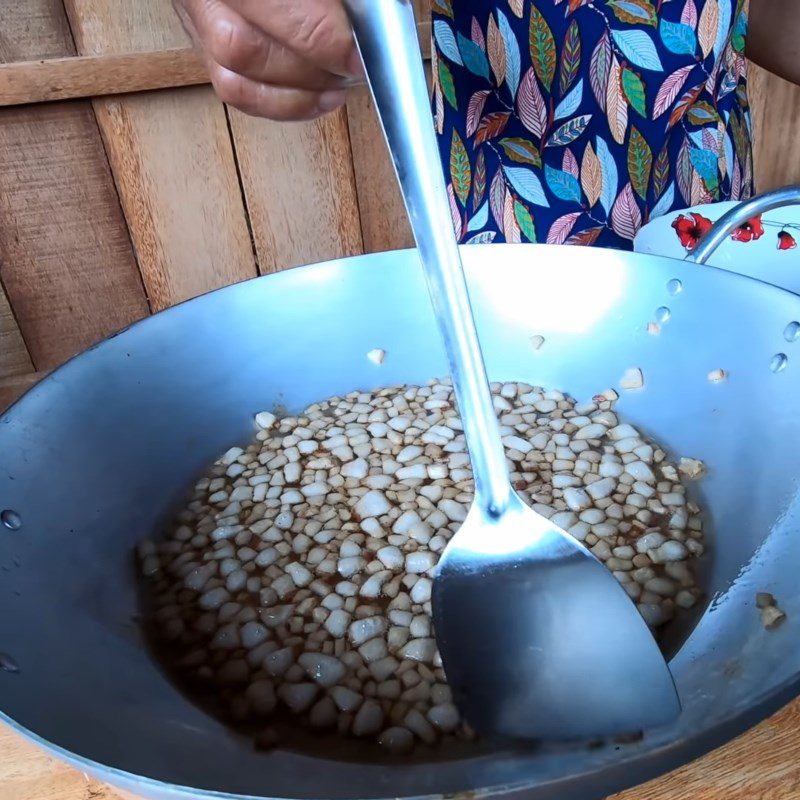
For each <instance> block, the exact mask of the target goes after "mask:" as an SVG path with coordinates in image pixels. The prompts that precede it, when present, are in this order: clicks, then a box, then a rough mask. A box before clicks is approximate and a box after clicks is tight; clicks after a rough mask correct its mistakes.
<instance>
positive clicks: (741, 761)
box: [611, 700, 800, 800]
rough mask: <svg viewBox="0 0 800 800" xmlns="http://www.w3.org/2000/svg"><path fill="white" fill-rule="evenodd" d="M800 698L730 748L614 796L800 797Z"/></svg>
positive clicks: (677, 799) (651, 799) (617, 799)
mask: <svg viewBox="0 0 800 800" xmlns="http://www.w3.org/2000/svg"><path fill="white" fill-rule="evenodd" d="M798 750H800V700H795V701H794V702H793V703H791V704H790V705H788V706H786V708H784V709H783V710H782V711H780V712H779V713H778V714H776V715H775V716H774V717H772V718H770V719H768V720H767V721H766V722H762V723H761V725H759V726H758V727H757V728H754V729H753V730H752V731H749V732H748V733H746V734H744V735H743V736H740V737H739V738H738V739H734V740H733V741H732V742H730V743H729V744H727V745H725V747H721V748H720V749H719V750H715V751H714V752H712V753H709V754H708V755H707V756H705V757H704V758H701V759H698V760H697V761H694V762H692V763H691V764H687V765H686V766H685V767H682V768H681V769H678V770H675V772H671V773H670V774H669V775H665V776H664V777H663V778H659V779H657V780H654V781H651V782H650V783H647V784H644V785H643V786H639V787H637V788H636V789H631V790H629V791H627V792H623V793H622V794H617V795H614V797H613V798H612V799H611V800H798V798H800V759H798V757H797V754H798Z"/></svg>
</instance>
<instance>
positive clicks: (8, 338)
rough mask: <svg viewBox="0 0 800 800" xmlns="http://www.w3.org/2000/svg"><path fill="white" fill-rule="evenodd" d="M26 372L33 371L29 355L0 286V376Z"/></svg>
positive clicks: (4, 376)
mask: <svg viewBox="0 0 800 800" xmlns="http://www.w3.org/2000/svg"><path fill="white" fill-rule="evenodd" d="M26 372H33V364H32V363H31V357H30V355H29V353H28V348H27V347H25V341H24V339H23V338H22V334H21V333H20V330H19V326H18V325H17V321H16V320H15V319H14V314H13V312H12V311H11V306H10V305H9V303H8V298H7V297H6V293H5V292H4V291H3V288H2V286H0V378H6V377H9V376H11V375H22V374H24V373H26Z"/></svg>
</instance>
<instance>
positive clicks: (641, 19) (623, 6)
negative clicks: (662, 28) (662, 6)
mask: <svg viewBox="0 0 800 800" xmlns="http://www.w3.org/2000/svg"><path fill="white" fill-rule="evenodd" d="M608 7H609V8H610V9H611V10H612V11H613V12H614V15H615V16H616V18H617V19H618V20H619V21H620V22H627V23H629V24H630V25H640V24H644V25H652V26H653V27H655V26H656V25H657V24H658V18H657V17H656V10H655V8H654V7H653V4H652V3H651V2H650V1H649V0H609V2H608Z"/></svg>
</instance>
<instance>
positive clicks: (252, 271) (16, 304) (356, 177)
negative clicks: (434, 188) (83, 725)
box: [0, 0, 800, 408]
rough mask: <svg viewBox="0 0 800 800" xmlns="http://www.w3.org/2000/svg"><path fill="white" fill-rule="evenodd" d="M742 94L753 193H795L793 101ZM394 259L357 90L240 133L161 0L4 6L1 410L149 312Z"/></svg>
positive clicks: (375, 142)
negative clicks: (299, 115)
mask: <svg viewBox="0 0 800 800" xmlns="http://www.w3.org/2000/svg"><path fill="white" fill-rule="evenodd" d="M418 2H419V5H420V19H421V20H422V21H421V24H420V27H421V34H422V38H423V41H428V40H429V36H430V30H429V29H430V22H429V19H427V16H428V15H427V14H425V13H424V12H423V11H422V6H424V5H426V3H425V0H418ZM754 86H755V87H756V88H755V90H754V92H753V100H754V105H755V106H756V113H755V119H756V125H757V128H758V132H759V134H760V135H759V149H758V153H757V172H758V175H759V180H760V187H761V188H762V189H766V188H770V187H772V186H776V185H779V184H783V183H787V182H791V181H793V180H800V158H798V156H800V142H799V141H798V139H797V137H796V136H793V131H792V130H791V128H792V127H793V126H794V125H795V124H796V122H797V121H798V120H800V90H797V89H795V88H794V87H792V86H789V85H788V84H785V83H784V82H783V81H780V80H779V79H777V78H775V77H773V76H769V75H767V74H766V73H763V72H758V73H756V74H755V75H754ZM43 101H46V102H43ZM410 242H411V237H410V233H409V230H408V225H407V223H406V222H405V219H404V214H403V211H402V204H401V201H400V198H399V194H398V192H397V190H396V188H395V186H394V179H393V175H392V172H391V167H390V165H389V162H388V159H387V157H386V155H385V152H384V145H383V142H382V138H381V136H380V133H379V129H378V126H377V121H376V119H375V116H374V113H373V109H372V106H371V102H370V99H369V97H368V94H367V91H366V90H365V89H361V90H358V91H354V92H353V93H352V95H351V97H350V99H349V102H348V104H347V108H346V109H344V110H342V111H340V112H339V113H337V114H334V115H331V116H329V117H327V118H325V119H323V120H320V121H317V122H311V123H301V124H291V125H287V124H277V123H272V122H268V121H265V120H256V119H252V118H250V117H246V116H245V115H243V114H240V113H238V112H237V111H235V110H232V109H228V108H226V107H224V106H223V105H222V104H221V103H219V102H218V101H217V99H216V98H215V96H214V94H213V92H212V90H211V89H210V88H209V86H208V85H207V82H206V79H205V75H204V72H203V69H202V65H201V64H200V61H199V59H198V58H197V57H196V55H195V54H194V53H193V52H192V51H191V49H190V48H189V42H188V39H187V37H186V35H185V33H184V32H183V30H182V29H181V27H180V25H179V24H178V22H177V19H176V17H175V15H174V13H173V11H172V8H171V5H170V2H169V0H136V2H135V3H131V2H129V0H15V2H13V3H11V2H5V3H2V10H0V408H2V407H4V406H5V405H6V404H7V403H9V402H11V401H12V400H13V399H14V398H16V397H17V396H18V395H19V394H20V393H22V392H23V391H24V390H25V389H27V388H28V387H29V386H31V385H33V383H34V382H35V381H36V380H37V379H38V378H39V377H40V376H41V375H42V374H44V373H46V372H47V371H49V370H51V369H53V368H54V367H56V366H58V365H59V364H61V363H62V362H63V361H64V360H65V359H67V358H69V357H70V356H71V355H73V354H74V353H76V352H79V351H80V350H82V349H84V348H85V347H87V346H89V345H91V344H93V343H95V342H97V341H99V340H101V339H103V338H104V337H106V336H107V335H109V334H110V333H112V332H114V331H116V330H119V329H120V328H122V327H124V326H126V325H128V324H130V323H131V322H133V321H135V320H138V319H141V318H142V317H144V316H146V315H147V314H149V313H152V312H155V311H159V310H161V309H163V308H166V307H168V306H170V305H172V304H174V303H177V302H180V301H182V300H185V299H187V298H190V297H193V296H196V295H197V294H200V293H202V292H206V291H209V290H211V289H215V288H218V287H220V286H224V285H226V284H229V283H233V282H236V281H241V280H245V279H247V278H251V277H253V276H255V275H258V274H264V273H268V272H273V271H275V270H278V269H283V268H287V267H292V266H296V265H299V264H304V263H309V262H314V261H320V260H325V259H329V258H336V257H339V256H345V255H352V254H357V253H362V252H373V251H377V250H385V249H391V248H396V247H405V246H408V245H409V244H410Z"/></svg>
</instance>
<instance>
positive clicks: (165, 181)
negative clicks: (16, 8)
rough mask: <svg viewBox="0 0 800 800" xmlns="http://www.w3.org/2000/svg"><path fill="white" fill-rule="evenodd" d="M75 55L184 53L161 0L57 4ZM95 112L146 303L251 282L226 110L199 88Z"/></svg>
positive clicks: (114, 102)
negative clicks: (174, 50)
mask: <svg viewBox="0 0 800 800" xmlns="http://www.w3.org/2000/svg"><path fill="white" fill-rule="evenodd" d="M66 7H67V10H68V13H69V17H70V21H71V23H72V31H73V34H74V36H75V39H76V42H77V45H78V48H79V50H80V52H81V54H82V55H97V54H106V53H121V52H141V51H152V50H159V49H164V48H177V47H185V46H186V45H187V44H188V40H187V37H186V35H185V33H184V32H183V29H182V28H181V26H180V23H179V22H178V19H177V17H176V16H175V13H174V11H173V10H172V7H171V5H170V2H169V0H138V2H136V3H130V2H128V1H127V0H66ZM94 108H95V112H96V114H97V119H98V121H99V123H100V128H101V130H102V132H103V138H104V141H105V144H106V149H107V151H108V155H109V160H110V162H111V166H112V169H113V172H114V176H115V178H116V182H117V187H118V189H119V193H120V197H121V200H122V205H123V208H124V209H125V214H126V217H127V220H128V225H129V227H130V230H131V236H132V238H133V242H134V246H135V248H136V253H137V256H138V259H139V267H140V270H141V273H142V277H143V279H144V283H145V286H146V288H147V292H148V296H149V298H150V302H151V305H152V307H153V308H154V309H162V308H165V307H167V306H170V305H172V304H174V303H177V302H180V301H182V300H186V299H188V298H190V297H194V296H196V295H198V294H202V293H204V292H207V291H211V290H212V289H216V288H219V287H220V286H225V285H227V284H230V283H235V282H236V281H240V280H244V279H246V278H250V277H253V276H254V275H255V274H256V267H255V259H254V256H253V252H252V247H251V244H250V235H249V232H248V229H247V221H246V217H245V211H244V205H243V202H242V195H241V190H240V187H239V181H238V178H237V174H236V165H235V161H234V157H233V152H232V148H231V142H230V136H229V132H228V124H227V119H226V117H225V110H224V108H223V106H222V105H221V103H219V102H218V101H217V99H216V98H215V97H214V94H213V92H212V90H211V89H210V88H208V87H197V88H192V89H184V90H167V91H162V92H155V93H151V94H143V95H132V96H126V97H117V98H108V99H98V100H95V101H94Z"/></svg>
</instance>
